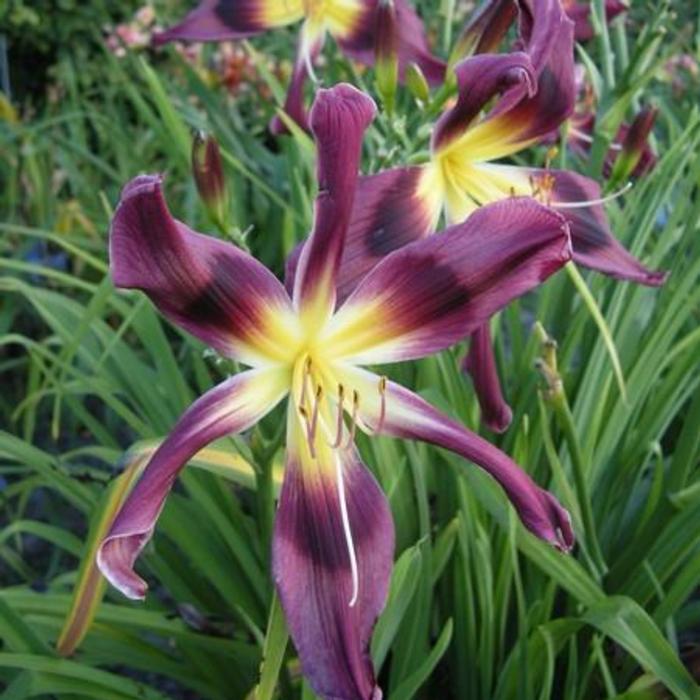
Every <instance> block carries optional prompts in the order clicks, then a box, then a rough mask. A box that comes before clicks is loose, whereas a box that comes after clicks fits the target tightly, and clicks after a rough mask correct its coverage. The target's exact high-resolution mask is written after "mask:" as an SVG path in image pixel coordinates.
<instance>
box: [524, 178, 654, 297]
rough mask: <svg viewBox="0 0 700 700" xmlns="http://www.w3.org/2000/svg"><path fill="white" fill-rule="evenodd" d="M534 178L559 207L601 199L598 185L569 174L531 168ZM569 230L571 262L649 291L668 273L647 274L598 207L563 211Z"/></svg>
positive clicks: (603, 211)
mask: <svg viewBox="0 0 700 700" xmlns="http://www.w3.org/2000/svg"><path fill="white" fill-rule="evenodd" d="M528 172H529V173H530V174H531V175H533V176H534V177H535V178H545V177H548V178H550V180H549V182H550V183H551V187H552V189H551V195H550V201H551V203H552V205H553V206H554V207H556V206H557V205H558V204H566V203H583V202H587V201H591V200H593V201H595V200H598V199H599V198H600V197H601V191H600V187H599V186H598V184H597V183H596V182H595V181H593V180H591V179H590V178H587V177H584V176H583V175H578V174H576V173H573V172H570V171H568V170H548V171H545V170H540V169H536V168H530V169H529V170H528ZM560 211H561V213H562V214H564V216H565V217H566V219H567V221H568V222H569V225H570V227H571V241H572V244H573V248H574V260H575V261H576V262H577V263H579V264H581V265H584V266H585V267H590V268H591V269H593V270H597V271H598V272H602V273H604V274H606V275H610V276H611V277H616V278H618V279H623V280H630V281H632V282H639V283H640V284H646V285H649V286H652V287H657V286H660V285H662V284H663V283H664V281H665V280H666V276H667V273H666V272H661V271H655V270H650V269H649V268H647V267H645V266H644V265H642V263H641V262H639V260H637V259H636V258H635V257H634V256H633V255H631V254H630V253H629V252H628V251H627V250H625V248H624V247H623V246H622V244H621V243H620V242H619V241H618V240H617V239H616V238H615V237H614V236H613V235H612V232H611V231H610V225H609V223H608V218H607V216H606V214H605V210H604V209H603V206H602V205H601V204H593V205H590V206H582V207H576V208H566V209H564V208H562V209H560Z"/></svg>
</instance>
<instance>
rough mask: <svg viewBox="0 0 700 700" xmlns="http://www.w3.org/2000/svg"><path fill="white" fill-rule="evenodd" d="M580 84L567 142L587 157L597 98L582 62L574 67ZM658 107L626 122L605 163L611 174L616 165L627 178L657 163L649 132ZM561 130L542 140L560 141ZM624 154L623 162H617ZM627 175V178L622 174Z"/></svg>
mask: <svg viewBox="0 0 700 700" xmlns="http://www.w3.org/2000/svg"><path fill="white" fill-rule="evenodd" d="M574 75H575V85H576V95H577V97H576V107H575V109H574V113H573V114H572V115H571V117H570V118H569V120H568V122H567V126H566V144H567V146H568V148H569V149H570V150H571V151H572V153H575V154H576V155H577V156H578V157H579V158H581V159H583V160H586V159H587V158H588V155H589V153H590V151H591V146H592V145H593V140H594V133H595V126H596V97H595V94H594V92H593V86H592V85H591V83H590V82H589V81H588V80H587V79H586V74H585V69H584V67H583V66H582V65H581V64H576V66H575V67H574ZM656 114H657V110H656V109H653V108H648V107H647V108H644V109H641V110H640V111H639V112H638V113H637V115H636V116H635V118H634V120H633V121H632V124H628V123H627V122H623V123H622V124H621V125H620V127H619V129H618V131H617V134H616V135H615V138H614V139H613V141H612V143H611V144H610V147H609V148H608V152H607V153H606V154H605V161H604V162H603V174H604V175H605V177H606V178H608V177H610V176H611V174H612V173H613V170H614V168H617V169H618V174H619V177H616V178H615V179H616V181H618V182H620V181H621V180H623V179H625V178H627V177H634V178H637V177H642V176H643V175H646V174H647V173H648V172H650V171H651V170H652V169H653V168H654V166H655V165H656V156H655V155H654V152H653V151H652V149H651V145H650V144H649V134H650V133H651V130H652V128H653V126H654V121H655V119H656ZM560 138H561V137H560V134H559V129H558V128H557V129H554V130H553V131H552V132H551V133H549V134H547V135H546V136H545V137H544V138H543V139H542V143H552V144H556V143H559V141H560ZM621 156H624V161H623V162H621V163H620V165H616V163H617V162H618V161H619V160H621ZM623 175H624V177H622V176H623Z"/></svg>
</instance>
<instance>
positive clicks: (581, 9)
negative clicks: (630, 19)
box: [562, 0, 629, 41]
mask: <svg viewBox="0 0 700 700" xmlns="http://www.w3.org/2000/svg"><path fill="white" fill-rule="evenodd" d="M562 5H563V6H564V10H565V11H566V14H567V15H568V16H569V18H570V19H572V20H573V22H574V39H576V41H588V40H589V39H592V38H593V35H594V31H593V25H592V24H591V10H592V8H591V3H590V2H578V0H562ZM628 9H629V8H628V7H627V5H626V4H625V3H624V2H621V0H605V21H606V22H612V21H613V20H614V19H615V17H617V16H618V15H620V14H622V13H623V12H627V10H628Z"/></svg>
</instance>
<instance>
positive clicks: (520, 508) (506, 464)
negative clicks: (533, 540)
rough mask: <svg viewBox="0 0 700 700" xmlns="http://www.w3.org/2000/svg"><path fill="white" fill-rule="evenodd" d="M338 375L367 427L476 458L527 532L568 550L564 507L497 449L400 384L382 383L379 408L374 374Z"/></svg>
mask: <svg viewBox="0 0 700 700" xmlns="http://www.w3.org/2000/svg"><path fill="white" fill-rule="evenodd" d="M342 378H343V382H344V384H345V385H346V386H347V388H351V389H353V390H355V391H357V392H358V393H359V394H360V396H361V400H360V411H359V414H360V419H361V421H362V425H363V427H364V429H365V430H367V431H368V432H374V433H380V434H382V435H390V436H393V437H399V438H405V439H410V440H421V441H423V442H428V443H430V444H433V445H437V446H439V447H444V448H445V449H447V450H450V451H452V452H455V453H456V454H458V455H461V456H462V457H464V458H465V459H468V460H469V461H471V462H474V464H477V465H478V466H480V467H481V468H482V469H484V470H485V471H487V472H488V473H489V474H490V475H491V476H493V478H494V479H496V481H498V483H499V484H500V485H501V486H502V487H503V490H504V491H505V492H506V495H507V496H508V498H509V499H510V501H511V503H512V504H513V506H514V507H515V509H516V511H517V512H518V515H519V516H520V519H521V521H522V523H523V525H525V527H526V528H527V529H528V530H530V532H532V533H533V534H535V535H536V536H537V537H539V538H540V539H542V540H545V541H546V542H549V543H550V544H552V545H554V546H555V547H557V548H558V549H561V550H562V551H565V552H566V551H569V550H570V549H571V547H572V546H573V544H574V534H573V531H572V529H571V519H570V517H569V514H568V513H567V511H566V510H565V509H564V508H563V507H562V506H561V505H560V504H559V503H558V501H557V500H556V498H554V496H552V494H550V493H548V492H547V491H545V490H543V489H541V488H540V487H539V486H537V485H536V484H535V483H534V482H533V480H532V479H531V478H530V476H529V475H528V474H527V473H526V472H525V471H523V470H522V469H521V468H520V467H519V466H518V465H517V464H516V463H515V462H513V460H512V459H510V457H508V456H507V455H506V454H505V453H503V452H501V451H500V450H499V449H498V448H497V447H494V446H493V445H492V444H491V443H489V442H487V441H486V440H484V439H483V438H481V437H479V436H478V435H475V434H474V433H472V432H470V431H469V430H467V429H466V428H465V427H463V426H462V425H460V424H459V423H457V422H456V421H454V420H453V419H452V418H449V417H448V416H446V415H444V414H443V413H441V412H440V411H438V410H437V409H436V408H434V407H433V406H431V405H430V404H429V403H428V402H427V401H425V400H424V399H422V398H421V397H420V396H418V395H417V394H414V393H413V392H411V391H409V390H408V389H406V388H405V387H402V386H400V385H399V384H395V383H394V382H387V383H386V387H385V402H384V406H383V410H382V407H381V402H380V401H379V398H378V396H377V391H376V387H377V385H378V382H379V377H378V376H377V375H375V374H372V373H371V372H367V371H365V370H360V369H356V368H346V369H345V371H344V372H343V373H342ZM372 397H376V398H372Z"/></svg>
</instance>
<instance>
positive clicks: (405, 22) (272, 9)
mask: <svg viewBox="0 0 700 700" xmlns="http://www.w3.org/2000/svg"><path fill="white" fill-rule="evenodd" d="M378 5H379V0H202V2H200V4H199V5H198V6H197V7H196V8H195V9H194V10H192V12H190V14H189V15H187V17H185V19H184V20H183V21H182V22H181V23H180V24H177V25H176V26H174V27H172V28H170V29H168V30H167V31H165V32H162V33H160V34H158V35H157V36H155V37H154V42H155V43H156V44H164V43H166V42H169V41H175V40H186V41H222V40H226V39H240V38H244V37H249V36H254V35H255V34H260V33H261V32H264V31H266V30H268V29H276V28H279V27H284V26H286V25H289V24H294V23H296V22H298V21H300V20H302V21H303V24H302V27H301V31H300V34H299V43H298V48H297V56H296V59H295V62H294V70H293V72H292V77H291V81H290V84H289V89H288V92H287V98H286V101H285V104H284V111H285V112H286V113H287V114H288V115H289V116H290V117H291V118H292V119H294V121H295V122H297V124H299V126H301V127H302V128H304V129H308V122H307V115H306V108H305V106H304V83H305V82H306V78H307V75H308V74H309V73H311V74H312V75H313V67H312V66H313V62H314V60H315V58H316V56H317V55H318V53H319V51H320V50H321V47H322V45H323V41H324V39H325V36H326V34H330V35H331V36H332V37H333V38H334V39H335V41H336V43H337V44H338V46H339V47H340V48H341V49H342V51H343V52H344V53H345V54H346V55H347V56H349V57H350V58H352V59H354V60H356V61H359V62H360V63H364V64H366V65H373V64H374V61H375V44H376V35H377V13H378ZM394 6H395V12H396V20H397V21H396V27H397V30H398V36H397V38H396V43H397V51H398V61H399V75H400V76H403V74H404V71H405V69H406V66H407V65H408V64H409V63H411V62H414V63H416V64H418V65H419V66H420V68H421V70H422V71H423V73H424V74H425V76H426V78H427V79H428V81H429V82H431V83H433V84H439V83H441V82H442V80H443V78H444V74H445V64H444V63H443V62H442V61H441V60H440V59H438V58H436V57H434V56H433V55H432V54H431V53H430V49H429V47H428V43H427V41H426V38H425V32H424V29H423V23H422V22H421V20H420V18H419V17H418V15H417V14H416V13H415V11H414V10H413V8H412V7H411V6H410V5H409V3H408V1H407V0H395V1H394ZM272 129H273V131H276V132H278V133H279V132H282V131H284V130H285V127H284V124H283V122H281V121H280V120H279V119H278V118H275V119H274V120H273V122H272Z"/></svg>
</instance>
